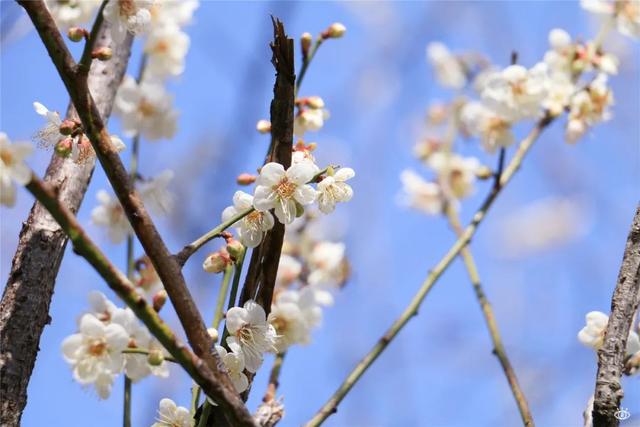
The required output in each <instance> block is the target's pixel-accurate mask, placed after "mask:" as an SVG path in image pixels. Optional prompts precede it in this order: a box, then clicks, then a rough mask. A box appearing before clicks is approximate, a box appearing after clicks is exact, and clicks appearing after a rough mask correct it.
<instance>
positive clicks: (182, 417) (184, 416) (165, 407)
mask: <svg viewBox="0 0 640 427" xmlns="http://www.w3.org/2000/svg"><path fill="white" fill-rule="evenodd" d="M156 420H157V421H156V422H155V423H153V425H152V426H151V427H193V425H194V420H193V417H192V416H191V414H190V413H189V410H188V409H187V408H184V407H182V406H178V405H176V404H175V402H174V401H173V400H171V399H166V398H165V399H162V400H161V401H160V408H159V409H158V418H157V419H156Z"/></svg>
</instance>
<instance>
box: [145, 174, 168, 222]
mask: <svg viewBox="0 0 640 427" xmlns="http://www.w3.org/2000/svg"><path fill="white" fill-rule="evenodd" d="M173 176H174V173H173V171H172V170H169V169H167V170H165V171H162V172H161V173H160V174H158V175H157V176H156V177H154V178H153V179H150V180H147V181H141V182H140V183H139V184H138V191H139V192H140V196H141V197H142V200H143V201H144V204H145V206H147V207H148V208H149V209H150V210H151V211H152V212H154V213H155V214H156V215H166V214H168V213H169V212H171V210H172V209H173V205H174V202H175V197H174V195H173V194H172V193H171V192H170V191H169V190H168V189H167V187H168V186H169V183H170V182H171V180H173Z"/></svg>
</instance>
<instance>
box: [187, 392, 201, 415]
mask: <svg viewBox="0 0 640 427" xmlns="http://www.w3.org/2000/svg"><path fill="white" fill-rule="evenodd" d="M201 391H202V389H201V388H200V386H199V385H198V384H194V385H193V387H191V410H190V411H189V414H190V415H191V418H193V417H195V415H196V411H197V410H198V406H200V392H201Z"/></svg>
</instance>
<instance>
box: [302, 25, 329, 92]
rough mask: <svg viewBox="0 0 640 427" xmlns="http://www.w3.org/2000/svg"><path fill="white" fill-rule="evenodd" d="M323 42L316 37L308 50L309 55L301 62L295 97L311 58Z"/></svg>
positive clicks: (320, 38)
mask: <svg viewBox="0 0 640 427" xmlns="http://www.w3.org/2000/svg"><path fill="white" fill-rule="evenodd" d="M323 41H324V39H323V38H322V37H320V36H318V38H317V39H316V41H315V42H314V43H313V46H311V49H309V54H308V55H307V57H306V58H305V59H303V61H302V67H301V68H300V75H299V76H298V79H297V80H296V88H295V96H296V97H297V96H298V90H299V89H300V85H301V84H302V79H304V76H305V75H306V74H307V69H308V68H309V64H310V63H311V61H312V60H313V57H314V56H315V55H316V52H317V51H318V48H319V47H320V46H321V45H322V42H323Z"/></svg>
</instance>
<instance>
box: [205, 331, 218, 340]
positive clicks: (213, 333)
mask: <svg viewBox="0 0 640 427" xmlns="http://www.w3.org/2000/svg"><path fill="white" fill-rule="evenodd" d="M207 333H208V334H209V336H210V337H211V339H212V340H213V342H216V341H218V336H219V334H218V330H217V329H216V328H208V329H207Z"/></svg>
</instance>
